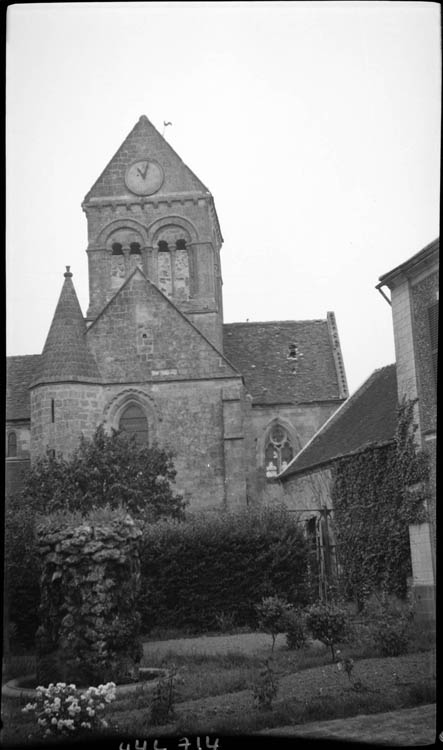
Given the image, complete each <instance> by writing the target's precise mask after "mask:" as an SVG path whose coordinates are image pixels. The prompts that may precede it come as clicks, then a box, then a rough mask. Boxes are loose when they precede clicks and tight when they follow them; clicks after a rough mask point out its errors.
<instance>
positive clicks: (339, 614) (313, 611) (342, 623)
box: [306, 602, 349, 661]
mask: <svg viewBox="0 0 443 750" xmlns="http://www.w3.org/2000/svg"><path fill="white" fill-rule="evenodd" d="M306 624H307V626H308V629H309V630H310V632H311V635H312V637H313V638H316V639H317V640H319V641H321V642H322V643H324V644H325V646H329V648H330V649H331V653H332V661H335V645H336V643H339V642H340V641H342V640H343V639H344V638H345V637H346V636H347V634H348V632H349V623H348V616H347V613H346V612H345V610H343V609H340V607H337V606H336V605H333V604H322V603H321V602H318V603H317V604H312V605H311V606H310V607H309V608H308V609H307V610H306Z"/></svg>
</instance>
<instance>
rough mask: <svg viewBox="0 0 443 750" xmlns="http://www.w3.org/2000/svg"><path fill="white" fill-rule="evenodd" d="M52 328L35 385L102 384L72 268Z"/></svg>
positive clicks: (68, 273)
mask: <svg viewBox="0 0 443 750" xmlns="http://www.w3.org/2000/svg"><path fill="white" fill-rule="evenodd" d="M64 276H65V281H64V284H63V287H62V291H61V294H60V297H59V300H58V303H57V307H56V310H55V313H54V317H53V319H52V323H51V328H50V329H49V333H48V336H47V339H46V343H45V346H44V349H43V352H42V355H41V357H40V362H39V365H38V368H37V371H36V374H35V378H34V379H33V381H32V383H31V386H34V385H37V384H39V383H55V382H61V381H86V382H94V383H97V382H100V381H101V377H100V373H99V370H98V367H97V363H96V361H95V359H94V357H93V355H92V353H91V352H90V350H89V349H88V346H87V343H86V335H85V334H86V323H85V320H84V318H83V314H82V311H81V307H80V303H79V301H78V298H77V294H76V292H75V289H74V284H73V283H72V273H70V271H69V266H67V267H66V273H65V274H64Z"/></svg>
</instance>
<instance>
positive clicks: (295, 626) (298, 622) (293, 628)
mask: <svg viewBox="0 0 443 750" xmlns="http://www.w3.org/2000/svg"><path fill="white" fill-rule="evenodd" d="M283 624H284V631H285V633H286V645H287V647H288V648H289V649H300V648H303V646H304V645H305V643H306V632H305V629H306V626H305V622H304V618H303V614H302V612H301V611H300V610H296V609H294V610H292V611H289V612H286V613H285V614H284V615H283Z"/></svg>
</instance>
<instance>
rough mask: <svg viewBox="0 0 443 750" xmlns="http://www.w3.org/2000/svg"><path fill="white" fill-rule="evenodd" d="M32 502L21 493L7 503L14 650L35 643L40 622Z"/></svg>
mask: <svg viewBox="0 0 443 750" xmlns="http://www.w3.org/2000/svg"><path fill="white" fill-rule="evenodd" d="M34 518H35V512H34V508H33V505H32V503H24V502H23V500H22V498H21V497H19V496H10V497H8V498H6V503H5V558H4V560H5V609H6V615H7V618H6V619H7V620H8V622H7V623H6V625H7V626H8V628H9V636H10V645H11V648H12V649H13V650H14V651H17V650H20V649H23V648H25V649H26V648H30V647H32V646H33V645H34V638H35V631H36V630H37V626H38V616H37V610H38V604H39V598H40V592H39V556H38V553H37V546H36V543H35V534H34Z"/></svg>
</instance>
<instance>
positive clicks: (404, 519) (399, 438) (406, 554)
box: [332, 401, 429, 604]
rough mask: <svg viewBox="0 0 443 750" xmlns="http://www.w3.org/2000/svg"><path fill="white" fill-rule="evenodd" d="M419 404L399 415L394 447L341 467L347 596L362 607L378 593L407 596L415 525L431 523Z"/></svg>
mask: <svg viewBox="0 0 443 750" xmlns="http://www.w3.org/2000/svg"><path fill="white" fill-rule="evenodd" d="M413 406H414V404H413V402H411V401H410V402H404V403H403V404H402V405H401V407H400V408H399V411H398V424H397V430H396V435H395V439H394V442H393V443H391V444H388V445H384V446H370V447H368V448H367V449H366V450H364V451H362V452H360V453H357V454H355V455H351V456H347V457H344V458H342V459H340V460H339V461H337V462H336V464H335V466H334V472H333V486H332V503H333V507H334V518H335V528H336V533H337V543H338V550H337V551H338V556H339V560H340V564H341V569H342V583H343V585H344V590H345V593H346V594H347V595H348V596H351V597H353V598H355V599H356V600H357V602H359V603H360V604H361V603H363V601H364V599H365V598H366V597H367V596H368V595H370V594H371V593H372V592H373V591H374V590H381V591H382V592H385V593H391V594H396V595H397V596H400V597H405V595H406V592H407V578H408V577H409V576H410V575H411V573H412V570H411V554H410V544H409V525H410V524H415V523H420V522H422V521H424V520H425V507H424V501H425V499H426V497H427V494H428V475H429V467H428V459H427V456H426V455H425V454H423V453H421V452H417V450H416V447H415V444H414V432H415V427H414V425H413V423H412V415H413Z"/></svg>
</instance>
